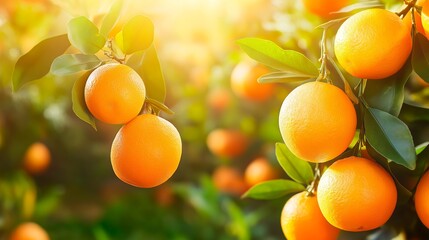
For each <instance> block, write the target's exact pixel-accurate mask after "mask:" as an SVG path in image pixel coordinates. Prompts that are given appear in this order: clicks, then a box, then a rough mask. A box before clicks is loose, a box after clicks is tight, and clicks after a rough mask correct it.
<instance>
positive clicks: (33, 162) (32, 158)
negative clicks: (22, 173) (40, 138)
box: [24, 142, 51, 174]
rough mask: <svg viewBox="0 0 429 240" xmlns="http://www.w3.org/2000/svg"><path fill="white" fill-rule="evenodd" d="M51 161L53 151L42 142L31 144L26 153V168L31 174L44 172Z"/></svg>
mask: <svg viewBox="0 0 429 240" xmlns="http://www.w3.org/2000/svg"><path fill="white" fill-rule="evenodd" d="M50 163H51V152H50V151H49V149H48V147H46V145H45V144H43V143H41V142H36V143H33V144H31V145H30V146H29V147H28V148H27V151H26V152H25V155H24V169H25V170H26V171H27V172H29V173H31V174H40V173H42V172H44V171H45V170H46V169H47V168H48V166H49V164H50Z"/></svg>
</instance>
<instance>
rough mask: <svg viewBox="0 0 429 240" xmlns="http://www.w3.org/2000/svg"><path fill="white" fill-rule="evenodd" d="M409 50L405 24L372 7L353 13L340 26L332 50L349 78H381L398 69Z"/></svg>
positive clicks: (407, 28)
mask: <svg viewBox="0 0 429 240" xmlns="http://www.w3.org/2000/svg"><path fill="white" fill-rule="evenodd" d="M392 29H395V31H392ZM411 47H412V39H411V34H410V31H409V27H408V25H407V24H406V23H405V22H404V21H402V20H401V19H400V18H399V16H398V15H396V14H395V13H392V12H389V11H387V10H385V9H379V8H373V9H367V10H364V11H361V12H359V13H356V14H355V15H353V16H351V17H350V18H348V19H347V20H346V21H345V22H344V23H343V24H342V25H341V27H340V28H339V29H338V32H337V35H336V37H335V46H334V51H335V55H336V57H337V59H338V62H339V63H340V64H341V66H342V67H343V68H344V69H345V70H346V71H347V72H348V73H350V74H351V75H353V76H355V77H358V78H366V79H382V78H386V77H388V76H391V75H393V74H394V73H396V72H397V71H398V70H399V69H401V67H402V66H403V65H404V63H405V61H406V60H407V58H408V56H409V55H410V52H411Z"/></svg>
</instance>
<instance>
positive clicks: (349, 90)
mask: <svg viewBox="0 0 429 240" xmlns="http://www.w3.org/2000/svg"><path fill="white" fill-rule="evenodd" d="M327 66H328V68H330V69H331V68H333V69H334V70H335V72H336V73H337V75H338V76H339V77H340V79H341V81H342V83H343V85H344V91H345V92H346V94H347V96H348V97H349V98H350V100H351V101H352V102H353V103H355V104H358V103H359V99H358V98H357V97H356V95H355V94H354V92H353V89H352V88H351V87H350V84H349V82H348V81H347V80H346V78H345V77H344V75H343V73H342V72H341V70H340V68H339V67H338V65H337V64H336V63H335V61H334V60H333V59H332V58H331V57H329V56H328V63H327Z"/></svg>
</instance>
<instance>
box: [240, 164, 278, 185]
mask: <svg viewBox="0 0 429 240" xmlns="http://www.w3.org/2000/svg"><path fill="white" fill-rule="evenodd" d="M277 177H278V172H277V171H276V169H275V168H274V167H273V166H272V165H271V164H270V162H269V161H268V160H267V159H266V158H264V157H259V158H256V159H254V160H252V161H251V162H250V163H249V165H247V167H246V170H245V171H244V179H245V180H246V183H247V184H248V185H249V186H253V185H255V184H258V183H261V182H265V181H268V180H271V179H275V178H277Z"/></svg>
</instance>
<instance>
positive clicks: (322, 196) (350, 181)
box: [317, 157, 397, 232]
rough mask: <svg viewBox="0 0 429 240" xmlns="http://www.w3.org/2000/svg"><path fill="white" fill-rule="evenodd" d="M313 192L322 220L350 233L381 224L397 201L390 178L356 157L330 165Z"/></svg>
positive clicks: (379, 169) (366, 160)
mask: <svg viewBox="0 0 429 240" xmlns="http://www.w3.org/2000/svg"><path fill="white" fill-rule="evenodd" d="M317 191H318V192H317V194H318V202H319V206H320V210H321V211H322V213H323V216H325V218H326V220H328V222H329V223H331V224H332V225H333V226H335V227H337V228H339V229H342V230H345V231H351V232H360V231H368V230H371V229H375V228H378V227H380V226H382V225H383V224H385V223H386V222H387V220H389V218H390V216H391V215H392V213H393V211H394V210H395V206H396V200H397V192H396V186H395V182H394V181H393V179H392V177H391V176H390V174H389V173H388V172H387V171H386V170H384V168H382V167H381V166H380V165H379V164H377V163H376V162H374V161H371V160H368V159H365V158H359V157H348V158H344V159H341V160H338V161H336V162H334V163H333V164H332V165H331V166H330V167H329V168H328V169H327V170H326V171H325V172H324V173H323V175H322V177H321V178H320V182H319V186H318V188H317Z"/></svg>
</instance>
